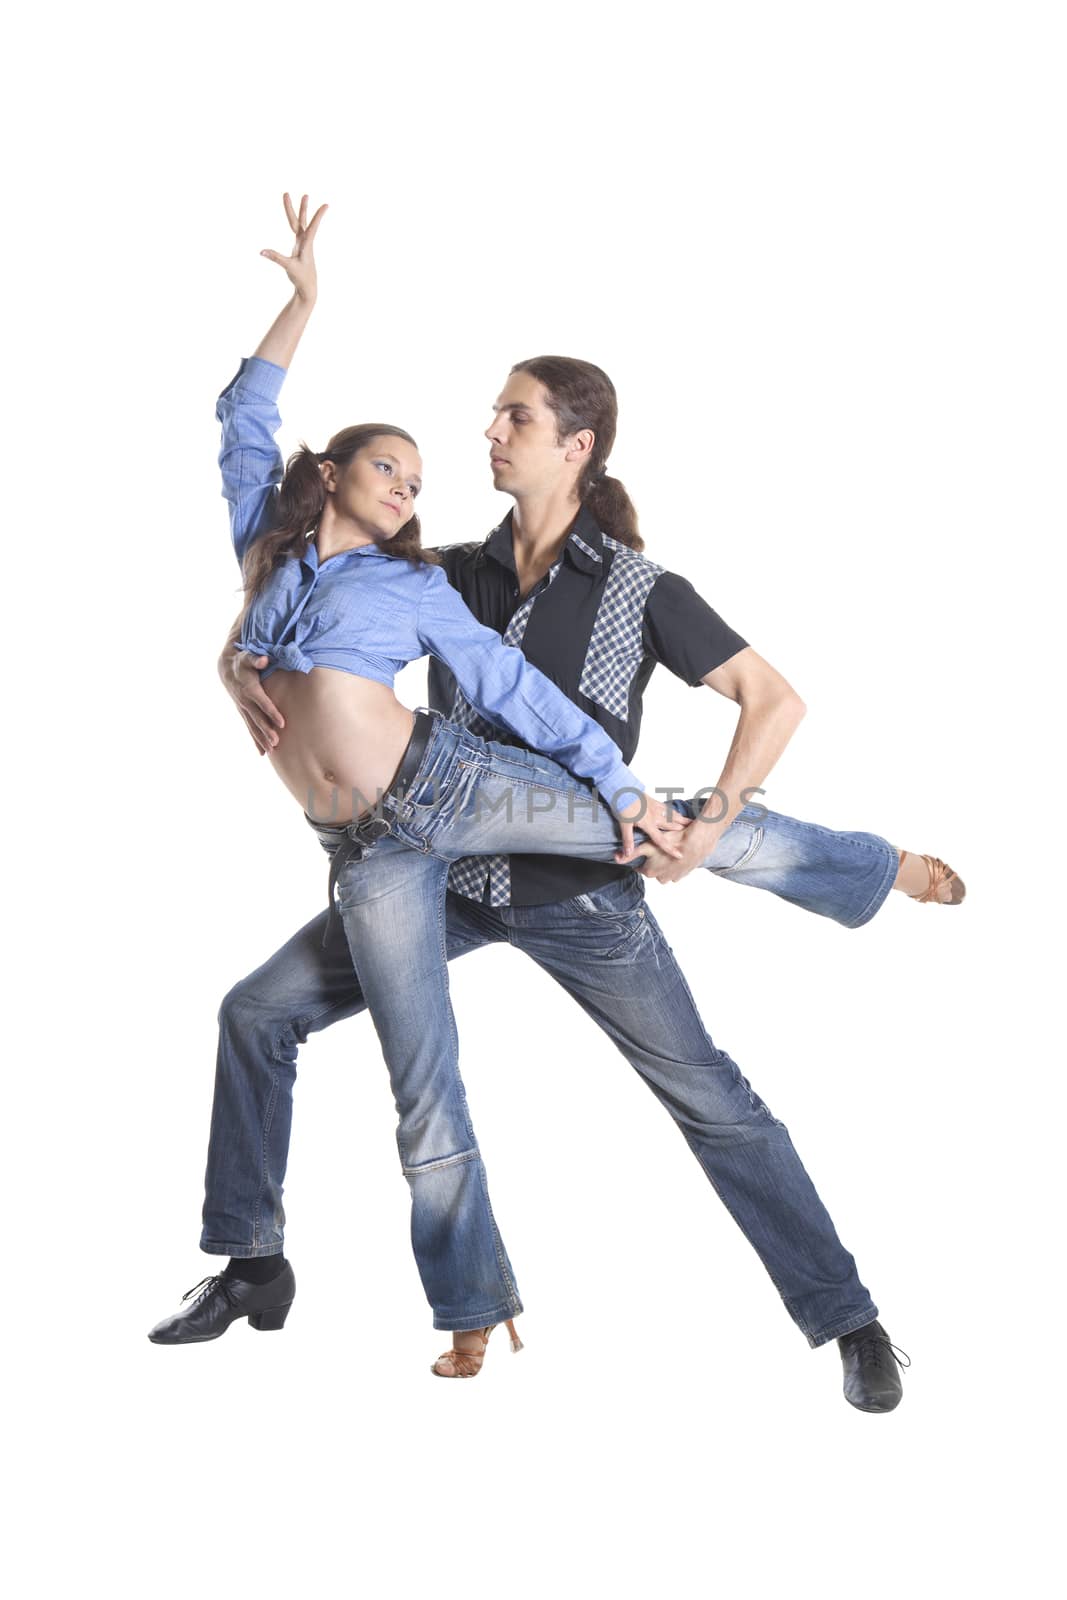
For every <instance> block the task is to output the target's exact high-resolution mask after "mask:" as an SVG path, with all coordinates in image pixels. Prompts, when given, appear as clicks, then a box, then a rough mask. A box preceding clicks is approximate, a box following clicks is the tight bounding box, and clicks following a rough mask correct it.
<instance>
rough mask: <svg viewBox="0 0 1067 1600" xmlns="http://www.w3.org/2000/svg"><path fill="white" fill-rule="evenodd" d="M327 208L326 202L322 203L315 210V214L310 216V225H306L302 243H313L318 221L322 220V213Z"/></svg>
mask: <svg viewBox="0 0 1067 1600" xmlns="http://www.w3.org/2000/svg"><path fill="white" fill-rule="evenodd" d="M328 209H329V208H328V206H327V205H326V204H323V205H321V206H320V207H319V209H318V210H317V211H316V213H315V215H314V216H313V217H312V219H311V223H310V225H309V227H308V230H307V232H306V233H305V235H304V243H305V244H306V245H312V244H314V242H315V234H316V232H317V231H318V226H319V223H320V222H321V221H322V218H323V213H324V212H325V211H327V210H328Z"/></svg>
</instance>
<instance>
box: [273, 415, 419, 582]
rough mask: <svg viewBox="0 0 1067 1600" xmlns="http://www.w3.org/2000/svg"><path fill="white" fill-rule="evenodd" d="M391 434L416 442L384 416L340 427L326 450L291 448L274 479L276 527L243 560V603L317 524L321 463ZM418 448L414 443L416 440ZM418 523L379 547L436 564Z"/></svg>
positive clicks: (345, 459)
mask: <svg viewBox="0 0 1067 1600" xmlns="http://www.w3.org/2000/svg"><path fill="white" fill-rule="evenodd" d="M386 435H391V436H392V437H394V438H397V439H406V440H407V442H408V444H415V441H414V439H413V438H412V437H411V435H410V433H406V432H405V430H404V429H403V428H393V427H390V426H389V425H388V424H386V423H384V422H361V423H359V424H358V425H357V426H356V427H354V428H342V429H341V431H340V433H335V434H334V436H333V438H332V439H331V440H330V442H329V444H328V445H327V446H326V448H325V450H322V451H320V452H319V453H317V454H316V452H315V451H314V450H312V449H310V448H309V447H308V446H307V445H306V444H302V445H301V446H300V448H299V450H295V451H294V452H293V454H292V455H291V456H290V457H289V460H288V461H287V462H286V464H285V476H284V477H283V478H282V481H281V483H280V484H279V485H278V495H277V499H276V501H275V506H274V512H275V515H274V527H273V528H272V529H271V531H270V532H269V533H265V534H264V535H263V537H262V538H260V539H256V540H255V542H254V543H253V544H252V545H251V546H250V547H249V549H248V552H247V554H246V555H245V560H244V580H245V609H246V610H247V608H248V606H249V605H250V604H251V603H252V601H253V599H254V598H255V596H256V595H257V594H258V593H259V591H260V589H262V587H263V585H264V584H265V583H266V581H267V579H268V577H269V576H270V574H271V571H272V570H273V568H274V567H276V566H277V565H278V564H279V563H280V562H282V561H285V560H286V559H287V558H288V557H289V556H298V555H300V553H301V552H302V550H303V549H304V546H305V545H306V544H307V540H308V535H309V534H313V533H314V532H315V530H316V529H317V528H318V525H319V521H320V519H321V517H322V513H323V510H324V509H325V506H326V486H325V484H324V483H323V481H322V474H321V473H320V471H319V467H320V465H321V464H322V462H324V461H332V462H333V464H334V465H335V466H337V467H346V466H347V465H348V463H349V462H350V461H351V460H352V458H353V457H354V456H355V455H357V454H358V453H359V451H360V450H362V449H364V448H365V447H366V446H367V445H368V444H370V442H371V440H372V439H381V438H383V437H385V436H386ZM415 448H416V449H418V446H417V445H416V446H415ZM421 540H422V529H421V528H420V527H419V519H418V517H416V516H412V517H411V518H410V519H409V521H407V522H406V523H405V524H404V526H403V527H402V528H401V529H400V531H399V533H397V534H396V535H395V536H394V537H393V538H392V539H390V540H389V541H388V543H385V542H384V541H383V543H382V545H381V549H382V550H383V551H384V552H385V554H386V555H390V556H396V557H397V558H398V559H402V560H404V561H411V562H414V563H415V564H416V565H418V564H420V563H422V562H425V563H427V564H435V563H436V561H437V556H436V555H434V553H433V552H432V551H430V550H424V549H423V548H422V543H421Z"/></svg>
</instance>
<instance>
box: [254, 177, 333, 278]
mask: <svg viewBox="0 0 1067 1600" xmlns="http://www.w3.org/2000/svg"><path fill="white" fill-rule="evenodd" d="M282 199H283V200H284V201H285V215H286V217H287V219H288V222H289V226H290V227H291V228H292V230H293V233H294V234H295V236H296V238H295V241H294V244H293V253H292V255H291V256H283V255H279V254H278V252H277V251H276V250H261V251H260V252H259V253H260V255H261V256H266V258H267V260H268V261H276V262H277V263H278V265H279V266H280V267H284V269H285V275H286V277H287V278H288V279H289V282H290V283H291V284H292V286H293V288H294V289H295V290H296V293H297V298H298V299H300V300H306V301H308V302H309V303H312V302H313V301H314V299H315V296H316V294H317V293H318V279H317V277H316V275H315V249H314V246H315V234H316V233H317V232H318V227H319V223H320V222H321V221H322V218H323V215H324V213H325V211H326V206H325V205H321V206H320V207H319V209H318V210H317V211H316V213H315V215H314V216H313V217H312V219H311V221H310V222H309V221H308V197H307V195H306V194H305V195H303V196H302V198H301V201H300V212H299V215H298V214H297V213H296V212H295V211H294V210H293V202H292V201H291V200H290V198H289V196H288V195H287V194H285V195H283V196H282Z"/></svg>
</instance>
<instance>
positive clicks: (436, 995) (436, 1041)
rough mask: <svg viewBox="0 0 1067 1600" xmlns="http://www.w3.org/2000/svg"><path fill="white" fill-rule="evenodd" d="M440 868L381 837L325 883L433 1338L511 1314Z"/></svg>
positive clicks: (513, 1305)
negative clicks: (343, 941)
mask: <svg viewBox="0 0 1067 1600" xmlns="http://www.w3.org/2000/svg"><path fill="white" fill-rule="evenodd" d="M447 877H448V867H447V864H446V863H445V862H444V861H442V860H441V859H440V858H439V857H436V856H433V855H428V854H416V853H415V852H413V851H412V850H410V849H409V848H407V847H406V846H405V845H403V844H401V843H400V842H399V841H398V840H396V839H394V838H392V837H391V836H386V837H384V838H381V839H379V840H377V841H376V842H375V843H374V844H372V845H369V846H367V847H366V848H365V849H364V853H363V855H362V858H359V859H355V860H352V861H351V862H349V863H348V865H346V866H345V867H344V868H342V870H341V873H340V875H339V877H338V880H337V887H338V904H339V908H340V913H341V920H342V923H343V925H344V929H345V934H346V936H347V939H348V945H349V949H350V951H351V954H352V962H353V965H354V967H355V969H356V973H357V975H358V978H359V983H360V988H361V990H362V992H363V995H364V998H365V999H366V1002H367V1006H368V1008H369V1010H370V1013H371V1016H372V1018H373V1020H374V1025H375V1028H376V1029H377V1031H378V1038H379V1041H380V1043H381V1047H382V1052H383V1054H384V1056H385V1059H386V1063H387V1065H388V1068H389V1077H390V1082H391V1084H392V1088H393V1095H394V1098H395V1101H396V1108H397V1113H398V1115H399V1119H400V1120H399V1124H398V1127H397V1145H398V1148H399V1151H400V1162H401V1167H402V1169H403V1172H404V1176H405V1178H406V1179H407V1181H408V1184H409V1186H410V1189H411V1201H412V1210H411V1239H412V1245H413V1246H414V1250H415V1258H416V1261H417V1263H418V1268H419V1272H420V1275H421V1277H422V1282H423V1287H424V1288H425V1290H426V1297H427V1299H428V1300H429V1302H430V1305H431V1306H432V1308H433V1314H434V1327H435V1328H445V1329H448V1330H450V1331H465V1330H469V1329H473V1328H483V1327H487V1326H489V1325H490V1324H493V1323H496V1322H501V1321H504V1320H505V1319H506V1318H508V1317H512V1316H515V1315H516V1314H517V1313H518V1312H519V1311H521V1310H522V1303H521V1301H520V1300H519V1295H518V1290H517V1288H516V1285H515V1275H514V1272H513V1270H512V1267H511V1263H510V1261H509V1260H508V1257H507V1252H506V1251H505V1249H504V1245H503V1242H502V1240H501V1238H500V1234H499V1231H498V1229H497V1226H496V1222H495V1220H494V1217H493V1212H492V1208H491V1206H490V1203H489V1190H488V1184H487V1182H486V1176H485V1168H484V1166H483V1164H482V1158H481V1154H480V1152H479V1150H478V1144H477V1140H476V1139H475V1136H474V1129H473V1126H472V1124H471V1119H470V1113H469V1111H468V1109H467V1097H466V1094H465V1092H464V1088H463V1081H462V1079H461V1077H460V1074H459V1044H458V1038H457V1034H456V1024H455V1019H454V1017H453V1015H452V1003H451V1000H450V997H449V992H448V969H447V965H446V963H447V950H446V936H445V892H446V882H447Z"/></svg>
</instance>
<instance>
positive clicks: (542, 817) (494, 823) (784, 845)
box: [386, 722, 900, 928]
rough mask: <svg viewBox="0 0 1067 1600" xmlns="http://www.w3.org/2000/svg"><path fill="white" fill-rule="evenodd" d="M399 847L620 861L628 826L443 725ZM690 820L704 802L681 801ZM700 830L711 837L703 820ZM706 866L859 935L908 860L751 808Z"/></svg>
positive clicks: (562, 777)
mask: <svg viewBox="0 0 1067 1600" xmlns="http://www.w3.org/2000/svg"><path fill="white" fill-rule="evenodd" d="M386 804H387V807H391V810H390V812H389V815H390V817H391V820H392V827H393V830H394V832H395V834H396V837H397V838H398V839H400V840H402V841H403V842H405V843H407V844H409V845H411V846H412V847H413V848H414V849H418V850H423V851H425V850H429V851H431V852H432V853H433V854H435V855H438V856H440V857H441V858H442V859H444V860H447V861H450V862H451V861H455V860H457V859H459V858H461V857H466V856H492V855H496V854H498V853H499V854H505V853H520V854H525V853H535V854H548V855H561V856H581V857H585V858H588V859H592V860H599V861H612V860H613V859H614V856H615V853H616V851H617V850H618V848H619V835H618V829H617V824H616V822H615V819H614V817H613V816H612V814H611V812H610V811H609V810H608V808H607V806H606V805H604V803H603V802H602V801H600V800H598V799H597V797H596V796H595V795H594V793H593V791H591V790H590V789H589V788H588V787H586V786H585V785H584V784H582V783H580V782H579V781H578V780H577V779H576V778H573V777H572V776H571V775H570V774H569V773H567V772H565V771H564V770H563V769H562V768H561V767H559V766H558V765H557V764H556V762H554V761H551V760H550V759H549V758H548V757H546V756H541V755H538V754H536V753H535V752H533V751H530V750H524V749H520V748H517V747H515V746H512V745H505V744H499V743H494V742H489V741H487V740H484V739H480V738H478V737H477V735H475V734H471V733H469V732H468V731H467V730H465V729H461V728H457V727H456V726H455V725H453V724H449V723H444V722H442V723H440V725H439V727H438V729H437V731H436V732H435V734H434V738H433V740H432V742H431V744H430V746H429V747H428V749H427V752H426V759H425V761H424V763H423V765H422V767H421V768H420V770H419V772H418V773H417V774H416V777H415V779H414V780H413V782H412V783H411V784H410V785H409V787H408V789H407V791H406V793H405V794H404V795H403V797H402V798H400V799H398V800H397V801H396V802H393V801H392V800H387V802H386ZM678 805H679V809H680V810H682V811H684V812H685V813H686V814H687V815H689V816H690V817H696V816H698V813H699V810H700V804H699V802H695V801H683V802H678ZM692 826H693V827H694V828H700V827H702V826H704V824H703V823H701V822H700V821H699V820H697V821H693V822H692ZM703 865H704V866H705V867H706V868H708V870H710V871H711V872H714V873H715V874H716V875H717V876H722V877H726V878H729V879H730V880H731V881H732V882H735V883H741V884H744V885H746V886H748V887H753V888H761V889H766V890H768V891H770V892H771V893H773V894H775V895H777V896H779V898H781V899H785V900H788V901H790V902H791V904H793V905H796V906H800V907H801V908H802V909H804V910H806V911H812V912H814V913H815V914H817V915H819V916H825V917H830V918H832V919H833V920H834V921H835V922H838V923H840V924H842V925H843V926H844V927H848V928H858V927H861V926H862V925H863V924H864V923H865V922H869V921H870V919H871V917H873V916H874V914H875V912H876V911H877V910H878V908H879V907H880V906H881V905H882V903H883V901H884V900H885V898H886V896H887V895H888V894H889V892H890V890H891V889H892V888H893V886H894V883H895V881H896V879H897V877H898V876H899V873H900V852H899V851H898V850H897V849H896V847H895V846H893V845H892V844H890V843H889V841H888V840H886V839H883V838H881V837H880V836H879V835H878V834H874V833H862V832H846V831H839V830H835V829H832V828H824V827H820V826H819V825H818V824H816V823H808V822H801V821H799V820H797V819H796V818H793V817H787V816H783V815H781V814H780V813H778V812H773V811H769V810H768V809H767V808H766V807H764V806H762V805H752V806H746V807H745V808H744V810H743V811H742V812H741V813H740V814H739V815H738V816H737V817H736V818H735V819H734V821H733V822H732V823H731V825H730V827H729V828H727V830H726V832H725V833H724V834H722V835H721V836H720V838H719V839H718V841H717V842H716V844H715V847H714V849H713V850H712V851H711V852H710V853H709V855H708V857H707V859H706V860H705V861H704V863H703Z"/></svg>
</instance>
